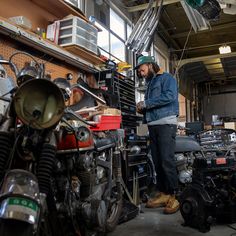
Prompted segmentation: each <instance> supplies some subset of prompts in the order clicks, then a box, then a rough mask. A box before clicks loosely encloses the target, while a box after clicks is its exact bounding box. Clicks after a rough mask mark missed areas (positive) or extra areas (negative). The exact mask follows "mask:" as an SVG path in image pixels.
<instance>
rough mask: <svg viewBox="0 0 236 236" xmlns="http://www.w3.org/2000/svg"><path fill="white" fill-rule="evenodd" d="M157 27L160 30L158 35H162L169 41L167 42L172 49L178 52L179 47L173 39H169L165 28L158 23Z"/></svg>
mask: <svg viewBox="0 0 236 236" xmlns="http://www.w3.org/2000/svg"><path fill="white" fill-rule="evenodd" d="M158 25H159V26H160V29H161V32H158V33H159V34H164V35H165V36H166V37H165V38H166V39H167V40H169V42H170V43H171V45H172V46H173V48H175V49H176V50H180V45H179V44H178V43H177V42H176V41H175V40H174V39H173V38H171V36H170V34H169V32H168V31H167V30H165V29H166V27H165V26H164V25H163V24H162V23H161V22H159V23H158ZM158 25H157V28H158ZM165 41H166V40H165ZM167 44H169V43H167Z"/></svg>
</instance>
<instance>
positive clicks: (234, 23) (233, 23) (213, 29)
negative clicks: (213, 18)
mask: <svg viewBox="0 0 236 236" xmlns="http://www.w3.org/2000/svg"><path fill="white" fill-rule="evenodd" d="M231 27H236V21H234V22H230V23H226V24H220V25H216V26H212V27H211V28H210V29H209V30H203V31H198V32H197V33H195V32H191V33H190V36H192V35H196V34H205V33H209V32H211V31H217V30H222V29H226V28H231ZM188 33H189V32H182V33H178V34H172V35H171V37H172V38H174V39H177V38H185V37H186V36H187V35H188Z"/></svg>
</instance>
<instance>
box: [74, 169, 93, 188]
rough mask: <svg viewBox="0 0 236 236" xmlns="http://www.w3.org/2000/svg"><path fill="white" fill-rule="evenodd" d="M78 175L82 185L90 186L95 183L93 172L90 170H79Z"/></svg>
mask: <svg viewBox="0 0 236 236" xmlns="http://www.w3.org/2000/svg"><path fill="white" fill-rule="evenodd" d="M78 177H79V180H80V182H81V185H82V186H90V185H91V184H94V183H95V174H93V173H92V172H91V171H80V172H79V173H78Z"/></svg>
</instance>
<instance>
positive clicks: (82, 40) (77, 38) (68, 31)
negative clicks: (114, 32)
mask: <svg viewBox="0 0 236 236" xmlns="http://www.w3.org/2000/svg"><path fill="white" fill-rule="evenodd" d="M97 34H98V29H97V28H96V27H94V26H93V25H91V24H89V23H88V22H86V21H84V20H82V19H80V18H79V17H76V16H74V17H72V18H69V19H68V18H67V19H65V20H61V21H60V29H59V40H58V44H59V45H61V46H70V45H78V46H80V47H83V48H85V49H87V50H89V51H91V52H93V53H95V54H97Z"/></svg>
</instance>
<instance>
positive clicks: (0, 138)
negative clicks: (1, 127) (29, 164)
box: [0, 132, 11, 181]
mask: <svg viewBox="0 0 236 236" xmlns="http://www.w3.org/2000/svg"><path fill="white" fill-rule="evenodd" d="M10 149H11V135H10V134H9V133H7V132H0V181H1V179H2V177H3V175H4V172H5V169H6V164H7V161H8V157H9V154H10Z"/></svg>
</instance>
